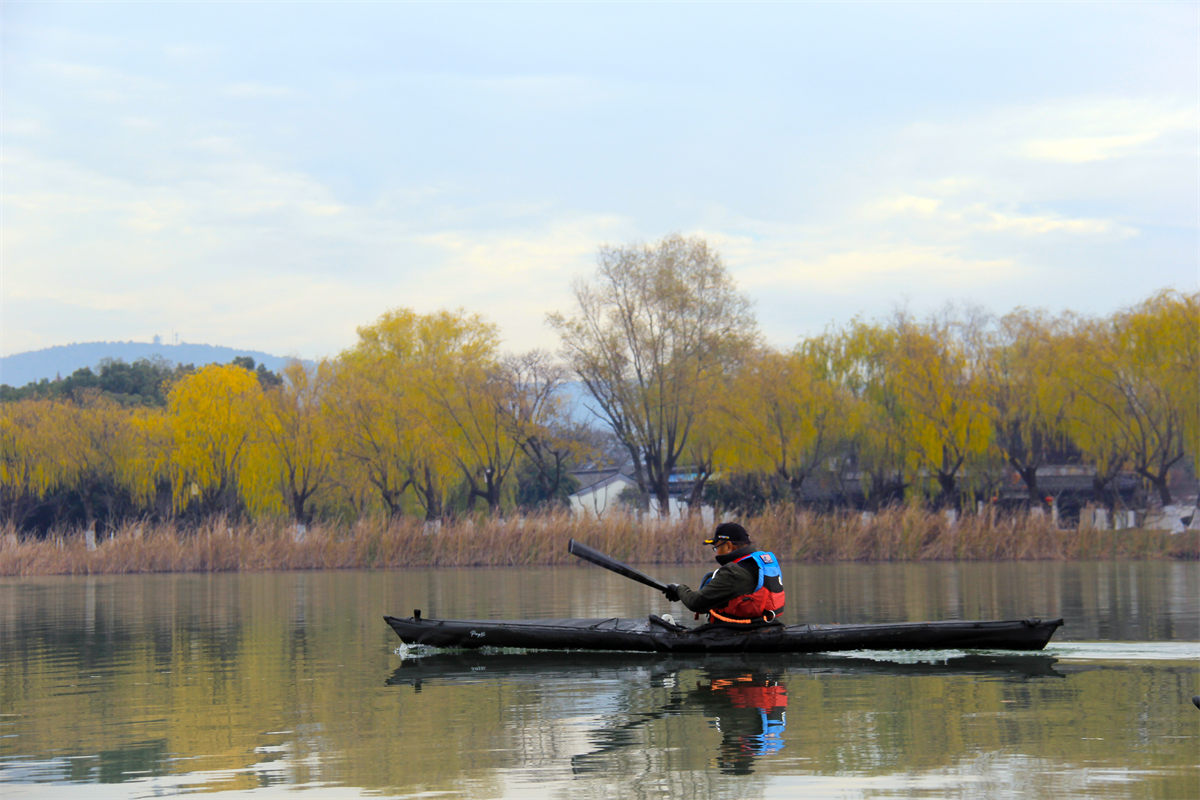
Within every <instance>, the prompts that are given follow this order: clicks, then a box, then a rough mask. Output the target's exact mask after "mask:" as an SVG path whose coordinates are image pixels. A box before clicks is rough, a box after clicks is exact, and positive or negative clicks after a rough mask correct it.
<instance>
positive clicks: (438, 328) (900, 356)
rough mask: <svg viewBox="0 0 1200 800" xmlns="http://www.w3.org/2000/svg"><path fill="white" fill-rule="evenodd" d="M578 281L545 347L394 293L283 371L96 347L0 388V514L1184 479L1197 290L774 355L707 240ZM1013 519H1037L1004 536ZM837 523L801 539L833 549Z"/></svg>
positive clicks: (198, 529) (930, 496)
mask: <svg viewBox="0 0 1200 800" xmlns="http://www.w3.org/2000/svg"><path fill="white" fill-rule="evenodd" d="M575 300H576V307H575V308H574V309H573V310H572V312H571V313H569V314H555V315H552V316H551V318H550V322H551V324H552V325H553V327H554V328H555V329H556V330H557V332H558V333H559V335H560V338H561V343H562V353H561V358H556V357H552V356H551V355H549V354H547V353H544V352H531V353H526V354H520V355H511V354H506V353H504V352H502V349H501V342H500V339H499V336H498V331H497V329H496V328H495V326H494V325H492V324H491V323H490V322H488V321H487V320H486V319H485V318H483V317H482V316H480V315H478V314H474V313H468V312H465V311H454V312H451V311H442V312H436V313H430V314H420V313H417V312H415V311H412V310H409V309H395V310H392V311H389V312H387V313H385V314H384V315H382V316H381V317H380V318H379V319H378V320H377V321H375V322H374V323H373V324H370V325H367V326H364V327H363V328H360V329H359V331H358V341H357V342H356V344H355V345H354V346H353V347H351V348H350V349H348V350H347V351H345V352H343V353H341V354H340V355H339V356H337V357H336V358H332V359H327V360H323V361H321V362H320V363H317V364H314V365H305V364H302V363H300V362H295V363H292V364H291V365H289V366H288V367H287V368H285V369H284V370H283V371H282V374H281V375H275V374H273V373H271V372H269V371H266V370H263V369H262V368H261V367H259V368H257V369H256V368H255V366H254V363H253V362H252V361H250V360H249V359H238V360H236V361H235V363H232V364H228V365H209V366H206V367H203V368H201V369H186V368H184V369H179V368H170V369H168V368H166V367H163V366H161V365H160V366H159V367H155V366H154V365H147V364H141V365H139V366H138V367H137V368H132V367H131V368H122V367H121V366H120V365H115V364H108V365H103V366H101V368H100V375H99V376H96V375H91V373H90V371H81V372H80V373H77V374H76V375H73V376H71V377H69V378H68V379H65V380H64V381H61V382H50V383H44V384H38V385H31V386H30V387H25V388H24V389H13V390H6V391H5V392H4V393H3V395H2V398H3V402H0V525H3V526H6V530H8V531H10V532H12V535H16V536H17V537H18V539H20V540H24V539H25V538H39V537H50V538H55V537H59V534H58V533H57V532H58V531H76V532H80V533H81V535H82V532H84V531H91V532H92V534H91V535H93V536H94V537H96V538H98V539H100V540H107V539H109V538H112V537H114V535H115V538H113V539H112V540H113V541H120V540H123V539H126V538H131V537H130V536H128V535H126V534H127V532H129V531H134V530H143V531H169V532H174V533H172V534H170V535H169V536H168V538H169V539H172V540H177V541H178V542H180V543H183V544H187V543H190V542H193V540H195V539H196V538H197V537H202V534H203V536H208V535H209V534H206V533H204V532H205V531H209V532H211V531H213V530H215V529H217V528H219V527H221V526H223V525H228V527H229V529H231V530H233V531H235V532H236V533H237V534H238V536H242V535H244V536H247V537H250V538H253V537H254V535H256V534H255V533H254V532H256V531H267V530H285V529H288V528H289V525H290V526H291V527H294V526H295V525H303V526H307V528H308V530H309V531H310V537H311V538H312V539H314V540H316V539H320V538H321V537H322V536H325V538H326V539H327V540H328V541H329V542H331V543H336V542H340V541H342V539H339V538H338V536H335V535H333V534H332V533H329V534H324V533H320V532H322V531H326V532H332V531H339V532H347V531H355V530H358V529H360V528H361V527H362V526H366V527H367V528H372V529H375V528H379V529H381V530H389V531H392V530H395V531H404V530H409V529H413V530H421V531H425V530H428V529H430V528H431V527H433V528H436V526H438V525H441V526H442V527H441V530H442V531H443V532H444V531H447V530H455V531H475V535H480V534H479V532H480V531H482V530H488V529H489V527H488V526H499V527H501V528H505V529H507V528H506V526H512V525H518V524H520V523H519V520H521V519H524V518H528V519H538V516H537V515H538V514H541V513H543V512H545V511H546V510H548V509H556V508H563V507H565V498H566V496H567V495H568V494H570V493H571V491H573V489H574V488H576V486H577V484H576V483H575V482H574V479H573V478H572V476H571V470H572V468H579V467H585V466H591V467H596V466H604V465H608V466H612V467H614V468H621V469H624V470H627V471H628V474H629V476H630V477H631V478H632V480H633V481H634V482H635V483H636V485H637V491H636V492H631V493H629V495H628V496H627V498H626V500H627V502H628V503H629V504H630V505H631V506H634V507H640V508H641V509H643V510H645V509H648V508H651V507H656V508H657V509H660V510H661V511H662V512H665V511H666V510H667V509H668V508H669V506H670V505H671V502H672V501H682V503H683V505H684V506H685V507H686V508H690V509H692V510H693V511H694V510H695V509H697V508H699V507H701V506H708V507H711V508H714V509H715V511H716V513H717V514H719V515H720V514H731V515H739V516H748V515H756V514H761V513H763V512H764V511H765V510H766V509H774V508H780V507H788V508H790V512H789V513H791V514H792V515H793V516H795V517H796V518H797V519H808V518H809V517H808V516H807V515H809V514H811V513H812V512H814V511H816V510H825V511H830V512H836V513H831V515H830V516H827V517H823V518H822V519H824V520H826V521H823V522H821V523H820V524H817V525H807V524H806V525H805V529H806V530H807V529H809V528H814V529H825V528H826V527H828V526H830V525H832V526H834V527H837V526H842V525H850V524H851V523H843V522H840V521H839V520H844V519H850V520H853V519H855V518H856V515H855V514H849V515H846V514H844V513H842V512H843V511H844V510H846V509H854V510H856V511H863V510H867V511H879V510H881V509H887V508H893V507H897V506H900V507H904V508H916V509H921V510H924V511H926V512H927V513H929V514H931V516H930V517H929V519H937V518H938V517H937V516H936V514H935V513H934V512H939V511H942V510H949V509H952V510H955V511H956V512H958V513H959V520H960V521H959V528H958V530H959V531H961V530H963V529H964V527H966V528H969V527H970V526H973V525H979V526H983V527H984V528H986V529H987V530H988V531H999V530H1002V529H1003V527H1002V526H1001V527H997V524H998V523H993V522H989V521H987V520H993V519H998V518H996V517H989V516H987V513H985V514H984V515H983V517H982V520H984V521H979V522H976V521H974V517H976V516H977V515H978V514H979V513H980V511H983V512H989V513H990V512H994V511H997V510H998V509H999V507H1000V506H1002V505H1004V504H1006V503H1015V504H1016V505H1018V506H1021V507H1022V509H1023V510H1025V511H1030V510H1034V511H1041V512H1046V513H1047V514H1049V513H1050V512H1054V511H1057V510H1059V506H1060V505H1062V503H1060V501H1062V500H1064V498H1060V497H1058V496H1056V490H1055V489H1054V488H1053V487H1050V486H1047V485H1045V482H1044V479H1043V478H1041V477H1040V476H1041V475H1042V474H1043V473H1042V468H1043V467H1045V466H1046V465H1049V464H1069V465H1074V467H1075V468H1076V469H1077V472H1078V474H1080V475H1084V476H1086V477H1085V480H1087V481H1089V482H1090V487H1089V490H1088V499H1089V500H1094V501H1095V502H1097V503H1098V504H1099V505H1102V506H1105V507H1107V508H1108V509H1109V510H1110V511H1111V510H1113V509H1117V508H1130V507H1144V506H1146V505H1159V506H1166V505H1169V504H1171V503H1172V502H1174V500H1175V499H1176V498H1175V495H1176V494H1179V493H1183V494H1185V495H1187V494H1190V493H1193V492H1195V484H1196V477H1195V476H1196V472H1197V469H1196V467H1197V459H1198V458H1200V446H1198V444H1197V443H1198V442H1200V381H1198V380H1197V375H1200V293H1193V294H1190V295H1188V294H1181V293H1178V292H1173V291H1164V292H1161V293H1158V294H1155V295H1153V296H1152V297H1150V298H1148V299H1146V300H1144V301H1143V302H1141V303H1139V304H1137V305H1135V306H1132V307H1130V308H1128V309H1123V310H1121V311H1119V312H1116V313H1114V314H1112V315H1111V316H1109V317H1106V318H1103V319H1093V318H1084V317H1080V316H1077V315H1074V314H1069V313H1066V314H1061V315H1057V316H1056V315H1051V314H1048V313H1044V312H1039V311H1033V310H1028V309H1017V310H1015V311H1013V312H1011V313H1009V314H1007V315H1005V316H1003V317H1000V318H994V317H989V316H986V315H983V314H981V313H977V312H975V311H970V310H948V311H946V312H944V313H941V314H937V315H934V316H931V317H929V318H928V319H925V320H918V319H915V318H913V317H911V316H910V315H908V314H905V313H902V312H898V313H897V314H896V315H895V317H894V318H892V319H889V320H884V321H876V322H867V321H862V320H854V321H852V322H850V323H848V324H847V325H845V326H844V327H842V328H840V329H831V330H829V331H828V332H826V333H825V334H822V335H820V336H814V337H810V338H805V339H803V340H801V341H800V342H798V343H797V344H796V345H795V346H794V347H791V348H788V349H777V348H774V347H771V346H767V345H766V344H764V343H763V340H762V336H761V334H760V333H759V332H758V329H757V324H756V322H755V320H754V317H753V314H752V313H751V309H750V307H749V304H748V303H747V302H746V300H745V298H744V297H742V296H741V295H740V294H739V293H738V292H737V290H736V289H735V288H734V286H733V284H732V282H731V280H730V277H729V275H728V274H727V273H726V272H725V270H724V267H723V266H722V264H721V261H720V258H719V257H718V256H717V255H716V253H714V252H713V251H712V250H710V249H709V248H708V246H707V245H706V244H705V243H704V242H703V241H702V240H696V239H684V238H681V237H668V238H667V239H664V240H662V241H661V242H658V243H655V244H653V245H648V246H631V247H618V248H602V249H601V251H600V256H599V268H598V270H597V273H596V276H595V278H594V280H593V281H592V282H590V283H580V284H578V285H577V286H576V287H575ZM85 372H86V374H84V373H85ZM89 376H90V377H89ZM571 387H577V390H576V394H575V396H574V397H572V395H571ZM1130 487H1132V489H1130ZM1180 499H1182V498H1180ZM1077 500H1078V498H1076V501H1077ZM773 513H775V512H773ZM906 513H907V512H906ZM914 513H915V512H914ZM381 516H382V517H384V518H386V519H387V520H388V521H387V522H386V524H381V523H377V522H375V521H374V520H376V519H378V518H380V517H381ZM1019 516H1020V515H1018V516H1016V517H1013V518H1014V519H1017V518H1019ZM1110 516H1111V515H1110ZM480 519H482V520H484V522H479V521H477V520H480ZM289 520H290V522H288V521H289ZM1064 522H1065V524H1067V526H1068V527H1071V528H1072V529H1073V528H1074V526H1075V521H1074V520H1073V519H1072V520H1064ZM530 524H533V523H530ZM575 524H579V525H584V524H587V523H584V522H579V523H575ZM1005 524H1007V523H1005ZM1035 524H1036V525H1041V524H1048V523H1040V522H1039V523H1034V522H1031V521H1026V522H1020V523H1018V527H1025V526H1032V525H1035ZM789 529H790V528H789ZM340 535H341V534H339V536H340ZM463 535H466V534H463ZM881 535H882V531H881ZM896 535H900V534H899V533H896ZM1065 535H1067V536H1070V535H1073V534H1072V532H1071V531H1068V532H1067V533H1066V534H1065ZM855 536H857V534H855V535H854V536H851V535H850V534H845V535H842V534H839V535H838V536H837V537H835V538H836V540H837V547H836V548H833V546H832V545H823V546H822V547H823V549H821V552H826V551H830V552H832V550H831V548H833V550H836V549H837V548H846V547H848V548H851V551H853V548H854V545H852V544H850V543H849V542H851V541H853V540H854V539H855ZM235 538H236V537H235ZM354 538H355V537H353V536H351V537H350V539H354ZM918 538H919V539H920V540H921V543H920V545H919V547H917V549H918V550H921V551H924V550H927V549H929V547H930V546H931V544H930V543H929V542H925V540H924V538H925V534H922V535H921V536H920V537H918ZM934 538H935V539H938V540H939V541H941V540H940V538H939V537H937V536H935V537H934ZM450 539H453V537H450ZM62 541H64V542H66V541H73V539H72V538H71V537H70V536H68V537H66V538H63V539H62ZM955 541H957V540H955ZM994 544H995V547H996V548H998V549H999V550H1001V551H1008V552H1012V553H1014V554H1015V555H1014V557H1022V555H1021V548H1020V547H1018V546H1010V545H1007V544H1003V543H999V542H996V543H994ZM64 546H65V545H64ZM188 546H191V545H190V544H189V545H188ZM247 546H249V545H247ZM264 546H265V545H264ZM330 546H331V547H333V546H334V545H333V544H330ZM342 546H343V545H341V544H339V545H337V547H342ZM448 546H449V545H448ZM455 546H457V545H455ZM863 546H864V547H867V549H870V547H874V546H876V545H874V544H872V545H869V546H868V545H863ZM910 546H915V545H911V543H910ZM310 547H311V545H310ZM345 547H350V545H348V544H347V545H345ZM958 547H959V545H958V544H954V545H953V546H951V545H950V544H949V543H947V542H943V543H942V544H941V545H939V546H938V547H937V548H934V549H937V550H939V552H942V551H944V552H945V553H946V554H949V553H953V552H956V548H958ZM335 549H337V548H335ZM1068 549H1070V548H1068ZM339 552H340V551H339ZM890 552H891V551H887V552H886V553H884V554H882V555H881V556H880V557H884V558H889V557H894V556H892V555H889V554H888V553H890ZM1055 552H1057V551H1056V550H1055V547H1051V548H1049V555H1048V556H1047V557H1056V556H1054V555H1053V553H1055ZM11 556H12V550H11V548H10V549H8V550H6V552H5V556H4V558H5V559H6V560H7V559H8V558H10V557H11ZM849 557H853V558H858V557H861V556H860V555H859V554H857V551H853V552H850V554H849ZM938 557H943V556H942V555H939V556H938ZM946 557H948V556H946ZM239 558H240V557H239ZM314 558H315V557H314ZM346 558H349V559H350V560H353V558H350V557H348V556H347V557H346ZM335 560H336V561H337V562H338V563H339V564H341V563H342V561H343V560H345V559H343V557H342V556H338V558H337V559H335ZM239 563H241V562H239Z"/></svg>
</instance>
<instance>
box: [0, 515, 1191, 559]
mask: <svg viewBox="0 0 1200 800" xmlns="http://www.w3.org/2000/svg"><path fill="white" fill-rule="evenodd" d="M745 522H746V524H747V527H748V528H749V529H750V530H751V531H752V532H753V535H754V539H755V543H756V544H757V545H759V546H760V547H763V548H766V549H770V550H773V551H774V552H776V554H777V555H779V557H780V558H781V559H783V561H784V562H786V563H789V564H799V563H826V562H833V561H934V560H937V561H948V560H956V561H964V560H991V561H997V560H1082V559H1113V558H1117V559H1147V558H1149V559H1154V558H1171V559H1197V558H1200V532H1196V531H1189V532H1186V533H1182V534H1168V533H1165V532H1162V531H1146V530H1123V531H1112V530H1097V529H1096V528H1093V527H1089V526H1083V527H1079V528H1075V529H1071V530H1064V529H1060V528H1059V527H1058V526H1057V525H1054V524H1052V522H1051V521H1050V520H1049V519H1048V518H1046V517H1039V516H1031V515H1028V514H1021V515H997V514H979V515H970V516H966V517H963V518H961V519H957V520H953V521H952V520H951V519H950V517H949V516H947V515H946V514H944V513H938V512H931V511H927V510H923V509H919V508H913V507H909V508H890V509H885V510H883V511H881V512H879V513H875V514H862V513H851V512H840V513H825V514H818V513H813V512H800V513H796V512H795V511H794V510H793V509H791V508H777V509H771V510H769V511H768V512H767V513H766V514H763V515H760V516H756V517H753V518H749V519H746V520H745ZM709 530H710V526H709V525H707V524H706V523H704V522H703V521H702V520H701V519H700V518H699V517H693V518H691V519H683V520H676V521H671V520H662V519H658V518H654V517H651V518H649V519H646V518H641V519H639V518H638V517H637V516H635V515H632V514H619V515H613V516H611V517H609V518H606V519H603V520H597V519H595V518H594V517H579V516H574V515H571V514H570V513H567V512H563V511H558V512H548V513H542V514H537V515H533V516H530V517H525V518H521V519H499V518H487V517H481V518H479V519H463V520H458V521H456V522H449V523H440V524H430V523H425V522H423V521H421V520H418V519H414V518H411V517H407V518H387V517H379V518H376V519H373V520H359V521H358V522H357V523H355V524H354V525H351V526H349V527H342V526H338V525H333V524H323V523H318V524H314V525H313V526H311V527H307V528H302V527H297V526H296V525H295V524H292V523H287V522H284V521H282V520H279V519H275V520H271V521H263V522H256V523H255V522H243V523H231V522H230V521H229V520H227V519H225V518H222V517H212V518H209V519H208V520H206V522H205V523H204V524H202V525H199V526H193V527H183V526H179V525H176V524H163V525H145V524H133V523H131V524H126V525H123V526H121V527H119V528H117V529H115V530H113V531H111V533H110V534H108V535H106V536H101V537H97V538H95V539H94V540H93V539H91V538H90V537H88V536H86V535H84V534H80V533H74V534H70V535H61V534H52V535H50V536H47V537H45V538H43V539H34V538H32V537H28V538H22V537H20V536H18V535H17V533H16V531H14V530H13V529H12V527H11V525H10V526H8V527H7V528H6V529H4V530H0V576H28V575H89V574H127V573H151V572H238V571H263V570H310V569H402V568H428V567H511V566H562V565H574V564H579V563H580V562H579V560H578V559H577V558H575V557H574V556H572V555H570V554H569V553H568V552H567V542H568V541H569V540H570V539H572V538H574V539H578V540H580V541H582V542H585V543H587V544H589V545H591V546H593V547H595V548H597V549H599V550H601V551H603V552H606V553H609V554H611V555H613V556H614V557H616V558H618V559H620V560H623V561H627V562H630V563H636V564H692V563H695V564H701V563H707V562H708V561H709V560H710V559H711V552H710V550H709V548H707V547H704V546H703V544H702V542H703V539H704V537H705V536H707V535H708V533H709Z"/></svg>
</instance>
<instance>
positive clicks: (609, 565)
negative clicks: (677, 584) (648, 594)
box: [567, 539, 667, 592]
mask: <svg viewBox="0 0 1200 800" xmlns="http://www.w3.org/2000/svg"><path fill="white" fill-rule="evenodd" d="M567 552H569V553H571V554H573V555H577V556H579V557H580V558H582V559H583V560H584V561H590V562H592V563H593V564H596V565H597V566H601V567H604V568H605V569H611V570H612V571H613V572H615V573H617V574H618V575H624V576H625V577H626V578H631V579H633V580H635V581H637V582H638V583H644V584H646V585H647V586H651V587H653V588H655V589H658V590H659V591H660V592H665V591H666V590H667V585H666V584H665V583H659V582H658V581H656V580H654V578H651V577H650V576H649V575H646V574H645V573H642V572H638V571H637V570H636V569H634V568H633V567H631V566H629V565H628V564H622V563H621V562H620V561H617V560H616V559H615V558H613V557H612V556H606V555H605V554H604V553H601V552H600V551H599V550H593V549H592V548H590V547H588V546H587V545H586V544H582V543H580V542H577V541H575V540H574V539H572V540H571V541H570V542H568V543H567Z"/></svg>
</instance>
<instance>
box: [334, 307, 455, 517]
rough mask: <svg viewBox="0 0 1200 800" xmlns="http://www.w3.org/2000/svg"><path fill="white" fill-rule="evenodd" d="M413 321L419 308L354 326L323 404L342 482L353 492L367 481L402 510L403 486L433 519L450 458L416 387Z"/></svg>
mask: <svg viewBox="0 0 1200 800" xmlns="http://www.w3.org/2000/svg"><path fill="white" fill-rule="evenodd" d="M418 327H419V315H418V314H417V313H416V312H414V311H411V310H409V309H394V310H391V311H388V312H385V313H384V314H382V315H381V316H380V317H379V319H378V320H377V321H376V322H375V323H374V324H372V325H368V326H364V327H360V328H359V329H358V342H357V344H355V346H354V347H353V348H351V349H350V350H347V351H346V352H344V353H342V354H341V355H340V356H339V357H338V359H337V361H336V362H335V364H334V379H333V384H332V386H331V387H330V392H329V403H328V406H329V413H330V414H331V415H332V416H333V418H334V442H335V448H336V450H337V453H338V456H339V458H340V461H341V470H340V472H339V481H340V482H341V483H342V485H343V488H344V489H346V490H347V492H348V493H349V494H350V495H351V496H354V495H357V494H360V493H362V492H363V490H364V487H365V486H369V487H372V488H373V490H374V492H375V494H376V496H378V498H379V499H380V500H381V501H382V503H383V506H384V508H385V510H386V511H387V512H388V514H389V515H391V516H398V515H400V514H401V513H403V511H404V507H405V498H406V497H407V496H408V494H409V493H410V492H411V494H412V496H413V500H412V501H411V502H414V503H416V504H417V505H419V506H420V507H421V509H422V511H423V512H424V516H425V518H426V519H428V520H436V519H439V518H440V517H441V516H442V513H443V511H444V508H445V501H446V493H447V484H448V483H449V482H450V481H451V480H452V479H453V471H454V462H453V460H452V458H451V456H450V454H449V453H448V452H447V450H446V448H445V446H444V442H443V440H442V438H441V437H439V436H438V435H437V431H436V430H435V429H434V427H433V425H432V424H431V417H432V416H433V414H432V412H431V410H430V409H429V408H428V398H427V396H426V395H425V394H424V393H423V391H422V388H421V384H422V379H421V377H420V375H419V374H418V373H419V372H420V371H421V370H423V369H425V367H424V360H425V356H424V355H423V354H422V343H421V338H420V336H419V333H418Z"/></svg>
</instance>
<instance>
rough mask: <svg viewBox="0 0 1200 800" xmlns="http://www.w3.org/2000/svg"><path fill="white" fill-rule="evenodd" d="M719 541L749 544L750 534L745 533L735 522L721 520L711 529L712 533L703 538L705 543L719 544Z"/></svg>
mask: <svg viewBox="0 0 1200 800" xmlns="http://www.w3.org/2000/svg"><path fill="white" fill-rule="evenodd" d="M721 542H732V543H734V544H749V542H750V534H748V533H746V529H745V528H743V527H742V526H741V525H738V524H737V523H736V522H722V523H721V524H720V525H718V526H717V529H716V530H715V531H713V535H712V536H710V537H708V538H707V539H705V540H704V543H705V544H720V543H721Z"/></svg>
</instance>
